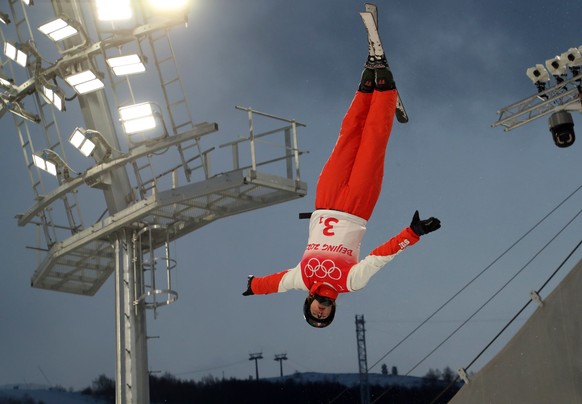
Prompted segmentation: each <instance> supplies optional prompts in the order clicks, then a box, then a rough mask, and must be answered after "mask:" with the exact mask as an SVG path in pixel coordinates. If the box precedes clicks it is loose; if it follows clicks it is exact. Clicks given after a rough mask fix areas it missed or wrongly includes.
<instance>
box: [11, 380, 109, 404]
mask: <svg viewBox="0 0 582 404" xmlns="http://www.w3.org/2000/svg"><path fill="white" fill-rule="evenodd" d="M5 399H18V400H22V401H23V402H26V401H24V400H28V401H30V400H32V401H30V402H31V403H34V404H37V403H43V404H89V403H91V404H103V403H104V401H101V400H98V399H96V398H93V397H90V396H85V395H83V394H81V393H74V392H68V391H62V390H50V389H49V387H47V386H42V385H36V384H18V385H15V384H10V385H4V386H0V402H2V401H3V400H5Z"/></svg>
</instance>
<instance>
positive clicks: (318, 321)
mask: <svg viewBox="0 0 582 404" xmlns="http://www.w3.org/2000/svg"><path fill="white" fill-rule="evenodd" d="M313 300H317V301H318V302H319V303H320V304H322V305H324V306H331V313H329V316H327V317H326V318H317V317H314V316H313V315H312V314H311V303H313ZM303 316H304V317H305V321H307V324H309V325H310V326H312V327H316V328H324V327H327V326H328V325H330V324H331V322H332V321H333V318H334V317H335V300H334V299H330V298H329V297H325V296H320V295H318V294H309V296H307V297H306V298H305V303H303Z"/></svg>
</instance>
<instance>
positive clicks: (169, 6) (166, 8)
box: [148, 0, 189, 12]
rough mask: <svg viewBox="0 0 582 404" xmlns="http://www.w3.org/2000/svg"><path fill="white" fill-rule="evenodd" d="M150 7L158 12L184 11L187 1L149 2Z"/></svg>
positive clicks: (154, 0) (165, 0)
mask: <svg viewBox="0 0 582 404" xmlns="http://www.w3.org/2000/svg"><path fill="white" fill-rule="evenodd" d="M148 2H149V4H150V6H151V7H152V8H153V9H154V10H156V11H159V12H174V11H184V10H185V9H186V6H187V5H188V3H189V1H188V0H149V1H148Z"/></svg>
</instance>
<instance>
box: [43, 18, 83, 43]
mask: <svg viewBox="0 0 582 404" xmlns="http://www.w3.org/2000/svg"><path fill="white" fill-rule="evenodd" d="M38 30H39V31H40V32H42V33H43V34H45V35H46V36H48V37H49V38H50V39H52V40H53V41H54V42H57V41H62V40H63V39H66V38H69V37H71V36H73V35H76V34H78V33H79V31H78V30H77V29H76V28H75V27H73V26H72V25H71V22H70V21H68V20H67V19H66V18H65V17H59V18H57V19H56V20H52V21H49V22H47V23H46V24H43V25H41V26H40V27H38Z"/></svg>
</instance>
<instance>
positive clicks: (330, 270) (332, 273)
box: [303, 258, 342, 281]
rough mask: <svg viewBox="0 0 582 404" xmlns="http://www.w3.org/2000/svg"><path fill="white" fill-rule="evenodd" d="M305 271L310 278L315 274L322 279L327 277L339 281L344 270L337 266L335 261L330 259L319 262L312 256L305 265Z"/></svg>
mask: <svg viewBox="0 0 582 404" xmlns="http://www.w3.org/2000/svg"><path fill="white" fill-rule="evenodd" d="M303 272H304V273H305V276H307V277H308V278H313V277H314V276H315V277H317V278H320V279H324V278H327V279H331V280H334V281H337V280H339V279H340V278H341V277H342V271H341V270H340V269H339V268H338V267H336V266H335V262H333V261H332V260H329V259H326V260H324V261H323V262H319V260H318V259H317V258H310V259H309V261H307V263H306V264H305V266H304V267H303Z"/></svg>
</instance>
